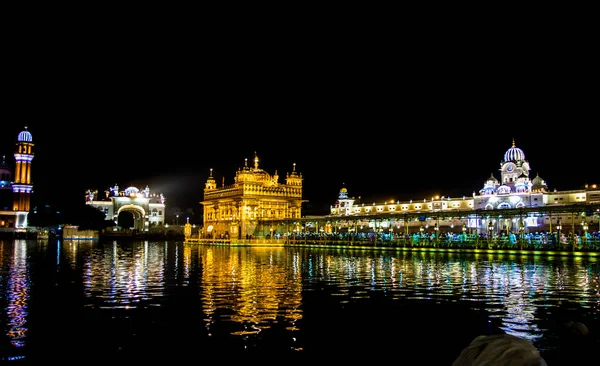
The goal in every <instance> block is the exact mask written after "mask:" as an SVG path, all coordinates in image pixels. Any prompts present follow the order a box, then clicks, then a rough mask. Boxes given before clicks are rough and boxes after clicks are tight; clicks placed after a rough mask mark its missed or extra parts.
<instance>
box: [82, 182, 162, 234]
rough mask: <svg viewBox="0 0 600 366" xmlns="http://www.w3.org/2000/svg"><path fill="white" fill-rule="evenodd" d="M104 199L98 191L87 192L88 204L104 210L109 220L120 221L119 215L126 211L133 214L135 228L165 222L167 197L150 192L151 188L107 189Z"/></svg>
mask: <svg viewBox="0 0 600 366" xmlns="http://www.w3.org/2000/svg"><path fill="white" fill-rule="evenodd" d="M104 193H105V197H104V199H100V198H99V197H98V191H92V190H88V191H87V192H86V204H87V205H90V206H92V207H94V208H97V209H98V210H100V211H102V212H103V213H104V215H105V217H106V219H107V220H114V222H115V224H117V223H118V220H119V215H121V214H122V213H124V212H127V213H130V214H132V215H133V229H134V230H140V231H147V230H148V228H149V227H150V226H151V225H164V223H165V206H166V205H165V197H164V196H163V194H162V193H161V194H150V188H148V186H146V188H145V189H144V190H142V191H140V190H139V189H137V188H136V187H129V188H127V189H125V190H123V191H119V186H118V185H116V184H115V186H114V187H112V188H109V189H107V190H106V191H105V192H104Z"/></svg>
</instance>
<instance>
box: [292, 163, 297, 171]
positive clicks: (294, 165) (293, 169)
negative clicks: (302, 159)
mask: <svg viewBox="0 0 600 366" xmlns="http://www.w3.org/2000/svg"><path fill="white" fill-rule="evenodd" d="M292 171H293V172H295V171H296V163H294V164H293V168H292Z"/></svg>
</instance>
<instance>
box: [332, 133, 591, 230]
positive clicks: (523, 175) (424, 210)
mask: <svg viewBox="0 0 600 366" xmlns="http://www.w3.org/2000/svg"><path fill="white" fill-rule="evenodd" d="M498 171H499V173H500V175H499V178H496V176H495V175H494V174H493V173H492V174H491V175H490V177H489V178H488V179H487V180H486V181H485V182H484V183H483V187H482V188H481V189H480V190H479V192H473V193H472V195H469V196H462V197H453V198H450V197H443V196H442V197H431V199H422V200H410V201H405V202H400V201H388V202H379V203H375V202H374V203H373V204H365V203H362V202H360V200H359V199H355V198H354V197H350V196H349V195H348V191H347V189H346V188H345V187H342V189H341V190H340V192H339V195H338V199H337V201H336V202H335V204H334V205H332V206H331V207H330V215H329V217H330V218H344V217H346V218H352V217H362V218H365V217H373V216H375V217H376V216H377V215H381V216H386V217H387V216H394V215H391V214H394V213H397V214H402V213H405V214H410V216H412V217H415V215H418V214H423V216H420V217H419V220H418V221H420V223H418V224H417V225H414V224H413V225H412V227H413V228H414V227H416V230H419V229H420V230H421V231H423V228H422V227H421V228H420V226H419V225H423V226H425V228H426V229H429V230H431V229H436V230H440V228H439V227H438V225H444V226H446V229H452V228H454V227H455V226H458V227H459V228H460V227H461V226H463V225H464V228H468V229H469V230H473V231H476V232H487V231H491V230H495V231H503V230H504V231H521V230H523V231H537V230H544V231H546V230H550V231H552V230H553V229H552V225H554V226H555V228H556V227H558V228H560V227H561V226H565V225H566V227H569V228H570V229H571V230H575V229H576V228H577V227H579V226H581V227H582V228H583V227H585V228H586V230H592V228H594V229H596V230H597V229H598V218H597V214H592V215H589V217H588V216H585V215H583V216H582V215H578V216H577V217H575V216H574V215H572V214H569V215H560V214H556V215H555V216H554V217H550V216H547V215H538V214H535V213H530V214H528V215H526V217H523V218H522V219H515V217H504V218H500V216H501V215H499V214H498V212H501V211H500V210H507V211H508V210H510V209H513V210H514V209H517V210H518V209H520V208H527V209H534V208H537V207H539V208H549V207H553V208H554V207H555V208H560V206H563V207H566V206H572V205H585V204H600V187H599V186H598V185H596V184H592V185H586V186H585V187H584V188H583V189H577V190H568V191H556V190H554V191H550V190H549V189H548V185H547V184H546V182H545V181H544V180H543V179H542V178H541V177H540V176H539V175H536V176H535V177H533V178H531V176H530V174H531V167H530V165H529V162H528V161H527V160H526V158H525V153H524V152H523V150H521V149H520V148H518V147H517V146H516V145H515V142H514V140H513V143H512V146H511V147H510V148H509V149H508V150H507V151H506V153H505V154H504V157H503V159H502V161H501V162H500V167H499V169H498ZM490 211H494V212H496V214H495V215H494V218H493V219H492V218H488V219H486V215H484V214H482V213H485V212H490ZM528 211H532V210H528ZM541 211H543V210H541ZM555 212H558V211H557V210H555ZM478 213H479V214H478ZM432 214H433V215H432ZM583 214H585V212H583ZM400 217H401V215H399V218H398V219H396V220H384V221H383V222H382V224H383V226H385V228H386V229H387V228H390V227H394V226H397V227H398V228H400V227H403V228H407V227H408V226H407V225H410V224H411V223H410V222H405V221H407V220H404V219H402V218H400ZM428 217H435V219H428ZM440 218H441V219H440ZM359 221H362V224H363V226H364V225H369V224H371V225H372V224H373V223H372V221H370V220H368V219H363V220H359ZM388 221H389V222H388ZM353 222H354V224H355V225H356V222H357V221H356V220H353ZM459 230H460V229H459Z"/></svg>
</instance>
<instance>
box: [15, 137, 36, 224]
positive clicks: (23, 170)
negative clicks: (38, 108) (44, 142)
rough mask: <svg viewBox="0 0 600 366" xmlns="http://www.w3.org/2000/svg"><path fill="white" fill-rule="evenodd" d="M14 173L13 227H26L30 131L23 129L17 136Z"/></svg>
mask: <svg viewBox="0 0 600 366" xmlns="http://www.w3.org/2000/svg"><path fill="white" fill-rule="evenodd" d="M14 156H15V174H14V179H15V181H14V183H13V185H12V189H13V211H14V212H15V214H16V221H15V228H16V229H26V228H27V215H28V214H29V209H30V202H31V193H32V191H33V184H32V183H31V161H32V160H33V138H32V136H31V133H30V132H29V131H28V130H27V126H25V129H24V130H23V131H21V133H19V136H18V137H17V149H16V151H15V154H14Z"/></svg>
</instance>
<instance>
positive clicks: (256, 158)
mask: <svg viewBox="0 0 600 366" xmlns="http://www.w3.org/2000/svg"><path fill="white" fill-rule="evenodd" d="M254 169H258V155H256V151H255V152H254Z"/></svg>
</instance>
